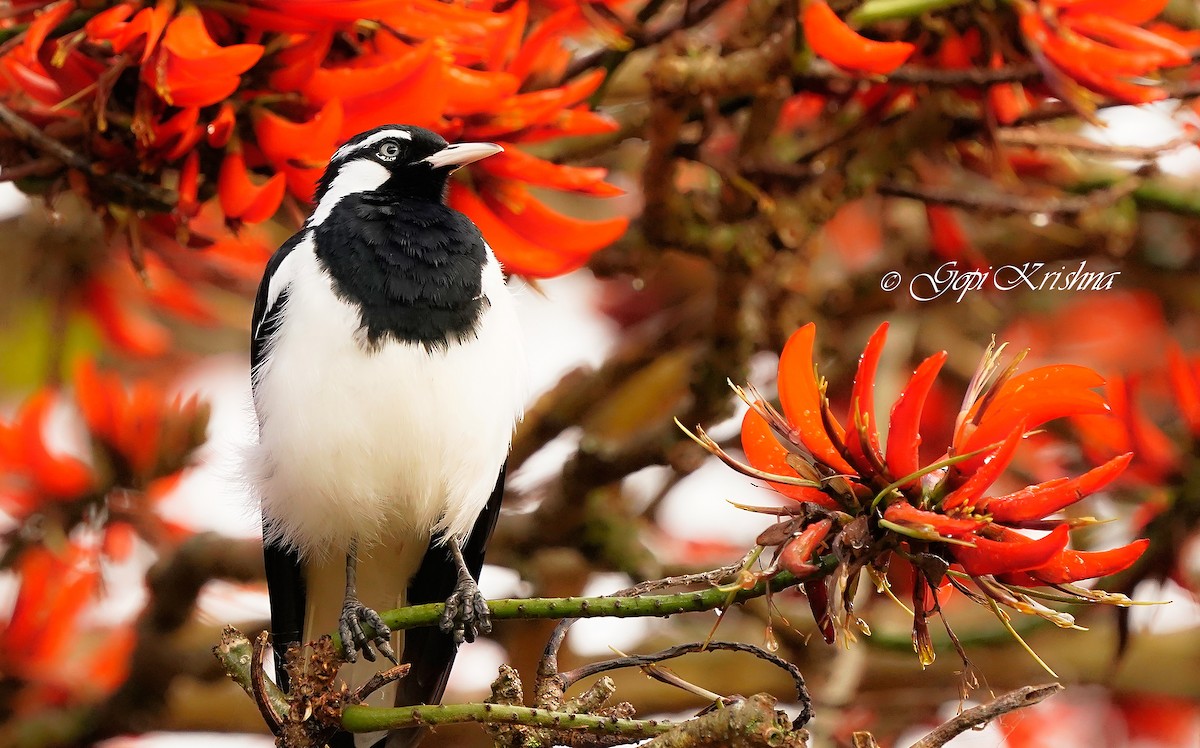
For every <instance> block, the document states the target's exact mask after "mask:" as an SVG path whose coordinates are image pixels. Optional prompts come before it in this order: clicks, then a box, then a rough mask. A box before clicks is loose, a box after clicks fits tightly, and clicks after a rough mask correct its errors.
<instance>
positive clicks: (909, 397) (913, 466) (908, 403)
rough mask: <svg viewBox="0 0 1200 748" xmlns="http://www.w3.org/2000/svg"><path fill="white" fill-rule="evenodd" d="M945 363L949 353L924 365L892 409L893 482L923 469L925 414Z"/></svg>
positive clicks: (890, 450) (889, 442)
mask: <svg viewBox="0 0 1200 748" xmlns="http://www.w3.org/2000/svg"><path fill="white" fill-rule="evenodd" d="M945 362H946V352H945V351H939V352H938V353H935V354H933V355H932V356H930V357H929V358H927V359H925V360H924V361H922V362H921V365H920V366H918V367H917V369H916V371H914V372H913V375H912V377H911V378H910V379H909V380H908V385H907V386H906V387H905V388H904V391H902V392H901V393H900V396H899V397H898V398H896V402H895V403H894V404H893V405H892V413H891V419H890V421H889V422H888V437H887V467H888V472H889V473H890V474H891V478H892V480H900V479H901V478H903V477H904V476H906V475H912V474H913V473H915V472H917V470H919V469H920V466H921V434H920V427H921V414H922V412H923V411H924V409H925V399H926V398H927V397H928V396H929V391H930V390H931V389H932V388H933V383H934V380H936V379H937V375H938V372H940V371H941V369H942V365H943V364H944V363H945ZM909 485H911V483H910V484H909Z"/></svg>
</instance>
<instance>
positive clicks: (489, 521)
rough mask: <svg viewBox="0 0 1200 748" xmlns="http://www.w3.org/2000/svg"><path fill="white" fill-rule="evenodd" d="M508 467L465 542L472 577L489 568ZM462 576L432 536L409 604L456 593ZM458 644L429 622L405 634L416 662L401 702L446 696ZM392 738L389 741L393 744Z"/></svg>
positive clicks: (407, 658) (407, 656) (409, 658)
mask: <svg viewBox="0 0 1200 748" xmlns="http://www.w3.org/2000/svg"><path fill="white" fill-rule="evenodd" d="M504 474H505V467H504V466H502V467H501V468H500V475H499V476H498V477H497V478H496V486H495V488H493V489H492V495H491V498H489V499H488V503H487V506H485V507H484V509H483V512H482V513H480V515H479V518H478V519H477V520H475V526H474V528H472V530H471V534H470V536H468V538H467V542H466V543H465V544H464V545H463V546H462V552H463V559H464V560H465V561H466V562H467V568H468V569H469V570H470V572H471V576H473V577H475V579H476V581H478V580H479V572H480V570H481V569H482V568H483V553H484V551H485V550H486V549H487V544H488V540H490V539H491V537H492V530H494V529H495V528H496V519H497V518H498V517H499V516H500V499H501V497H502V496H503V495H504ZM457 581H458V572H457V570H456V567H455V564H454V559H453V558H451V556H450V549H449V548H448V547H447V546H446V544H445V543H440V544H439V543H436V542H435V541H431V542H430V545H429V549H428V550H427V551H426V552H425V558H424V559H422V561H421V568H420V569H418V570H417V573H416V574H415V575H414V576H413V578H412V581H411V582H409V585H408V603H407V604H408V605H421V604H423V603H440V602H444V601H445V600H446V598H448V597H450V595H451V594H452V593H453V592H454V587H455V584H456V583H457ZM457 650H458V647H457V646H456V645H455V643H454V635H453V634H448V633H443V632H442V631H441V629H439V628H437V627H436V626H426V627H424V628H419V629H410V630H409V631H406V632H405V634H404V655H403V658H402V659H403V661H404V662H408V663H411V664H412V669H411V670H409V671H408V675H406V676H404V678H403V679H401V681H400V683H399V688H398V690H397V691H396V705H397V706H411V705H414V704H437V703H438V702H440V701H441V700H442V693H443V692H444V691H445V690H446V680H447V679H448V678H449V677H450V668H451V667H453V665H454V655H455V654H456V653H457ZM390 745H392V743H389V746H390Z"/></svg>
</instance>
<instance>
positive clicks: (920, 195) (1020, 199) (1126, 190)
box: [879, 178, 1141, 216]
mask: <svg viewBox="0 0 1200 748" xmlns="http://www.w3.org/2000/svg"><path fill="white" fill-rule="evenodd" d="M1140 182H1141V180H1140V179H1137V178H1130V179H1125V180H1122V181H1121V182H1118V183H1117V184H1114V185H1112V186H1111V187H1105V188H1101V189H1097V190H1093V191H1091V192H1089V193H1087V194H1086V195H1046V196H1034V195H1012V194H1008V193H978V192H973V191H971V190H964V189H963V188H962V187H961V186H952V187H940V186H938V187H934V186H930V185H906V184H900V183H898V182H884V183H883V184H881V185H879V194H881V195H888V196H889V197H906V198H909V199H912V200H920V201H921V202H923V203H932V204H935V205H949V206H952V207H956V208H963V209H965V210H973V211H982V212H985V213H996V214H1000V215H1012V214H1017V213H1028V214H1034V213H1042V214H1045V215H1050V216H1064V215H1074V214H1078V213H1083V212H1084V211H1088V210H1094V209H1096V208H1102V207H1105V206H1108V205H1112V204H1113V203H1115V202H1117V201H1118V200H1120V199H1121V198H1123V197H1126V196H1128V195H1130V194H1132V193H1133V192H1134V190H1136V189H1137V187H1138V185H1139V184H1140Z"/></svg>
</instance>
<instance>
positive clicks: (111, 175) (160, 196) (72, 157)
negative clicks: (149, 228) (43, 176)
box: [0, 104, 177, 211]
mask: <svg viewBox="0 0 1200 748" xmlns="http://www.w3.org/2000/svg"><path fill="white" fill-rule="evenodd" d="M0 122H2V123H3V124H4V125H5V126H6V127H8V129H9V130H11V131H12V133H13V135H15V136H16V137H17V138H19V139H20V140H22V141H24V142H26V143H28V144H29V145H31V146H33V147H34V148H36V149H37V150H39V151H41V152H42V153H45V154H47V155H49V156H53V157H54V158H56V159H58V160H59V161H61V162H62V163H63V164H65V165H67V166H69V167H71V168H72V169H78V170H80V171H82V172H84V173H85V174H87V175H89V176H90V177H92V178H93V179H95V180H96V181H98V182H101V183H108V184H109V185H111V186H113V187H114V188H116V189H117V190H118V191H120V192H124V193H126V194H127V195H129V196H130V197H132V198H135V199H137V201H138V202H139V204H140V205H141V206H142V207H146V208H153V209H155V210H160V211H170V210H171V209H172V208H174V207H175V203H176V202H177V200H176V196H175V193H174V192H172V191H170V190H165V189H163V188H161V187H158V186H155V185H150V184H146V183H145V182H142V181H140V180H137V179H134V178H133V177H130V176H128V175H126V174H122V173H120V172H105V171H103V170H102V169H100V168H99V167H98V166H97V165H96V164H95V163H94V162H92V161H90V160H89V159H88V158H87V157H85V156H84V155H83V154H80V153H76V152H75V151H73V150H71V149H70V148H68V147H67V146H66V145H64V144H63V143H61V142H59V141H57V140H55V139H54V138H51V137H48V136H47V135H46V134H45V133H43V132H42V131H41V129H40V128H38V127H37V126H35V125H34V124H33V123H31V122H30V121H29V120H27V119H25V118H24V117H22V116H21V115H19V114H17V113H16V112H14V111H13V110H12V109H10V108H8V106H6V105H4V104H0Z"/></svg>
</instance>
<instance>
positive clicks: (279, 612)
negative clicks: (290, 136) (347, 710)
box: [250, 232, 305, 690]
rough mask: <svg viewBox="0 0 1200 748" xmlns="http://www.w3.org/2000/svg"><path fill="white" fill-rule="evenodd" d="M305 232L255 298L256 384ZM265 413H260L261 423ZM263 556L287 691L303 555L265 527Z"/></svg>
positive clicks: (300, 612) (279, 257) (288, 245)
mask: <svg viewBox="0 0 1200 748" xmlns="http://www.w3.org/2000/svg"><path fill="white" fill-rule="evenodd" d="M303 236H304V233H303V232H300V233H297V234H296V235H295V236H293V237H292V238H291V239H289V240H288V241H287V242H285V243H284V245H283V246H282V247H280V248H279V249H278V250H276V252H275V254H274V255H272V256H271V259H270V260H269V261H268V262H267V267H266V270H265V271H264V272H263V279H262V282H261V283H260V284H259V286H258V295H257V296H256V297H255V299H254V316H253V318H252V319H251V324H250V331H251V339H250V373H251V374H250V382H251V389H254V388H255V387H256V384H255V378H256V377H255V373H256V372H258V371H259V368H260V367H261V366H262V364H263V362H264V361H265V359H266V356H267V350H268V345H269V343H270V341H271V338H272V337H273V336H274V334H275V332H276V330H278V329H279V321H280V319H281V318H282V315H283V308H284V306H285V305H286V304H287V300H288V289H287V286H286V284H285V282H284V279H283V278H282V277H280V274H279V269H280V266H281V265H282V264H283V261H284V260H285V259H286V258H287V256H288V255H289V254H290V253H291V252H292V250H294V249H295V248H296V246H297V245H299V243H300V241H301V239H302V238H303ZM261 420H262V416H261V414H260V415H259V421H260V425H261ZM263 530H264V535H263V537H264V543H263V558H264V561H265V563H266V570H267V590H268V592H269V593H270V596H271V636H272V646H273V648H274V650H275V679H276V681H277V682H278V683H279V686H280V687H281V688H283V689H284V690H287V687H288V684H287V675H286V674H285V673H284V670H283V654H284V652H285V651H286V650H287V646H288V645H289V644H292V643H299V642H300V632H301V631H303V630H304V605H305V585H304V573H303V570H302V568H301V566H300V555H299V554H298V553H297V552H296V550H295V549H294V548H289V547H287V546H286V545H284V544H282V543H279V542H277V541H268V540H266V537H267V535H268V533H266V532H265V530H266V525H265V524H264V526H263Z"/></svg>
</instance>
